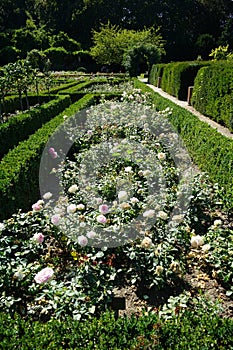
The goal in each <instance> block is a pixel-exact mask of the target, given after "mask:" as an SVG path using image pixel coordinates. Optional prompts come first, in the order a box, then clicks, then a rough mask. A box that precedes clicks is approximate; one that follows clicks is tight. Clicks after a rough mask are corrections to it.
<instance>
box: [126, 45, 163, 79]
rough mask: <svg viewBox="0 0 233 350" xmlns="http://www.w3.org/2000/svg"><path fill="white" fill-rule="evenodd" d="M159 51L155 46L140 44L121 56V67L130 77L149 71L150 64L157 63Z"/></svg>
mask: <svg viewBox="0 0 233 350" xmlns="http://www.w3.org/2000/svg"><path fill="white" fill-rule="evenodd" d="M160 59H161V50H160V49H159V47H157V46H156V45H152V44H140V45H137V46H134V47H132V48H130V49H128V50H127V51H126V52H125V53H124V56H123V66H124V67H125V70H126V72H127V73H129V75H130V76H131V77H136V76H137V75H139V74H140V73H141V72H145V71H147V70H148V71H150V69H151V66H152V63H156V62H159V61H160Z"/></svg>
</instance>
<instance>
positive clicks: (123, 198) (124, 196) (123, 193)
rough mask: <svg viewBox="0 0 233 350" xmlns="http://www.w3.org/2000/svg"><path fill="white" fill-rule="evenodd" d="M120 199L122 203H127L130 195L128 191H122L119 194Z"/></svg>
mask: <svg viewBox="0 0 233 350" xmlns="http://www.w3.org/2000/svg"><path fill="white" fill-rule="evenodd" d="M118 199H119V201H121V202H124V201H126V200H127V199H128V193H127V192H126V191H120V192H119V193H118Z"/></svg>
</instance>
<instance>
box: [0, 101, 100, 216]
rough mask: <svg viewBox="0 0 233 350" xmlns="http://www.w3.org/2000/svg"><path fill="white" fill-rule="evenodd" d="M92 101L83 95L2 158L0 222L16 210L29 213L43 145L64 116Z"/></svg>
mask: <svg viewBox="0 0 233 350" xmlns="http://www.w3.org/2000/svg"><path fill="white" fill-rule="evenodd" d="M94 101H95V98H94V96H93V95H91V94H87V95H86V96H84V97H83V98H82V99H80V100H79V101H78V102H76V103H75V104H73V105H71V106H70V107H68V108H67V109H65V110H64V111H63V112H62V113H60V114H59V115H57V116H56V117H54V118H53V119H52V120H50V121H49V122H47V123H46V124H45V125H43V126H42V127H41V128H40V129H39V130H37V131H36V132H35V133H34V134H33V135H31V136H30V137H29V138H28V139H27V140H26V141H22V142H20V143H19V145H18V146H17V147H15V148H14V149H13V150H12V151H10V152H8V153H7V154H6V156H5V157H3V159H2V161H1V163H0V208H1V211H0V220H3V219H5V218H8V217H10V216H11V215H12V214H13V213H14V212H16V211H17V210H18V209H19V208H21V209H22V210H24V211H26V210H29V209H30V207H31V205H32V203H33V202H35V201H36V200H38V198H39V196H40V194H39V166H40V159H41V155H42V152H43V149H44V146H45V144H46V143H47V141H48V139H49V137H50V136H51V135H52V134H53V132H54V130H55V129H56V128H57V127H58V126H59V125H60V124H61V123H62V122H63V121H64V119H63V116H64V115H67V116H72V115H74V114H75V113H76V112H77V111H78V110H81V109H84V108H86V107H88V106H90V105H91V104H93V103H94Z"/></svg>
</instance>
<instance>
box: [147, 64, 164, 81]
mask: <svg viewBox="0 0 233 350" xmlns="http://www.w3.org/2000/svg"><path fill="white" fill-rule="evenodd" d="M165 66H166V63H158V64H153V66H152V68H151V70H150V74H149V79H148V82H149V83H150V84H152V85H154V86H157V84H158V78H162V76H163V69H164V67H165Z"/></svg>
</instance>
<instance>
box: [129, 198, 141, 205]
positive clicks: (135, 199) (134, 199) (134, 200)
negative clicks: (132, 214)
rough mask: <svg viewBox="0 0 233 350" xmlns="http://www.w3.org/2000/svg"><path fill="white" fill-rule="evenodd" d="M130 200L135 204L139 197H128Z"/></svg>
mask: <svg viewBox="0 0 233 350" xmlns="http://www.w3.org/2000/svg"><path fill="white" fill-rule="evenodd" d="M130 202H131V203H132V204H136V203H138V202H139V199H138V198H136V197H132V198H130Z"/></svg>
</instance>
